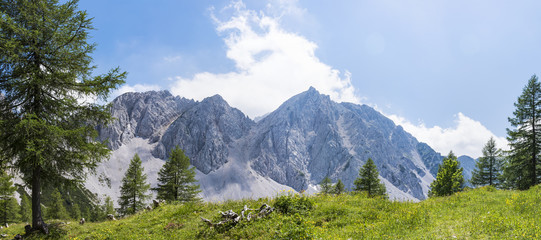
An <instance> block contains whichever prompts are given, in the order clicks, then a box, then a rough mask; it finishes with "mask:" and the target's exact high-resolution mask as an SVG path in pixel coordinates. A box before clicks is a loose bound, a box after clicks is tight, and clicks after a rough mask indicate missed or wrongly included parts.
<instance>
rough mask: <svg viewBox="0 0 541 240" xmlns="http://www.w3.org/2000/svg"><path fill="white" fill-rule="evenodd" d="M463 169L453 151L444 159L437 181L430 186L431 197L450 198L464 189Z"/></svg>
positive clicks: (429, 194) (439, 168)
mask: <svg viewBox="0 0 541 240" xmlns="http://www.w3.org/2000/svg"><path fill="white" fill-rule="evenodd" d="M462 171H463V169H462V168H461V167H460V163H459V162H458V160H457V157H456V156H455V154H454V153H453V151H451V152H449V155H447V157H445V158H444V159H443V163H442V164H440V166H439V167H438V175H437V176H436V180H434V182H432V183H431V184H430V188H431V189H430V191H429V192H428V196H429V197H438V196H449V195H451V194H453V193H455V192H458V191H462V189H463V188H464V176H463V175H462Z"/></svg>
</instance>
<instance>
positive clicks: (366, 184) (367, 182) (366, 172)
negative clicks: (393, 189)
mask: <svg viewBox="0 0 541 240" xmlns="http://www.w3.org/2000/svg"><path fill="white" fill-rule="evenodd" d="M378 177H379V172H378V169H377V167H376V164H374V161H373V160H372V159H371V158H369V159H368V161H366V163H365V164H364V166H363V167H362V168H361V169H359V177H358V178H357V179H355V182H353V184H354V185H355V191H366V192H367V193H368V196H369V197H374V196H385V192H386V191H387V190H386V188H385V185H384V184H383V183H381V182H380V181H379V178H378Z"/></svg>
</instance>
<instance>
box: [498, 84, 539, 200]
mask: <svg viewBox="0 0 541 240" xmlns="http://www.w3.org/2000/svg"><path fill="white" fill-rule="evenodd" d="M515 108H516V109H515V111H514V112H513V115H514V117H512V118H511V117H510V118H509V122H510V123H511V126H513V127H514V129H507V135H508V136H507V141H508V142H509V146H510V148H511V149H510V150H509V152H508V159H507V160H508V162H507V164H506V167H505V169H504V175H505V177H506V181H507V184H508V185H510V186H511V187H512V188H517V189H520V190H525V189H528V188H530V187H531V186H534V185H536V184H538V183H539V182H540V178H541V161H539V154H540V150H541V84H540V83H539V81H538V78H537V76H536V75H533V76H532V77H531V78H530V80H529V81H528V84H527V85H526V87H524V89H523V90H522V94H521V95H520V96H519V98H518V100H517V102H516V103H515Z"/></svg>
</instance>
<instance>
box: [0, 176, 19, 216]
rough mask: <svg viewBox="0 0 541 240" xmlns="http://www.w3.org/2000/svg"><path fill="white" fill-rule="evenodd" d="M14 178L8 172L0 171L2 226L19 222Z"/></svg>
mask: <svg viewBox="0 0 541 240" xmlns="http://www.w3.org/2000/svg"><path fill="white" fill-rule="evenodd" d="M12 179H13V177H12V176H11V175H9V174H8V173H7V172H6V171H0V224H1V225H5V224H6V223H11V222H15V221H17V220H18V217H17V216H18V215H19V213H18V209H19V205H18V204H17V200H15V198H14V194H15V190H17V188H16V187H15V186H13V181H12ZM14 203H15V204H14Z"/></svg>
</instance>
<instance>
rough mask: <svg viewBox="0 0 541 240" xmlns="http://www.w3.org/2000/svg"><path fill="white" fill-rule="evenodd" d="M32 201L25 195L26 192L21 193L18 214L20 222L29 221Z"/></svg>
mask: <svg viewBox="0 0 541 240" xmlns="http://www.w3.org/2000/svg"><path fill="white" fill-rule="evenodd" d="M31 210H32V203H30V199H28V197H27V196H26V193H23V194H21V209H20V210H19V215H20V216H21V221H22V222H25V223H27V222H30V221H31V220H32V211H31Z"/></svg>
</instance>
